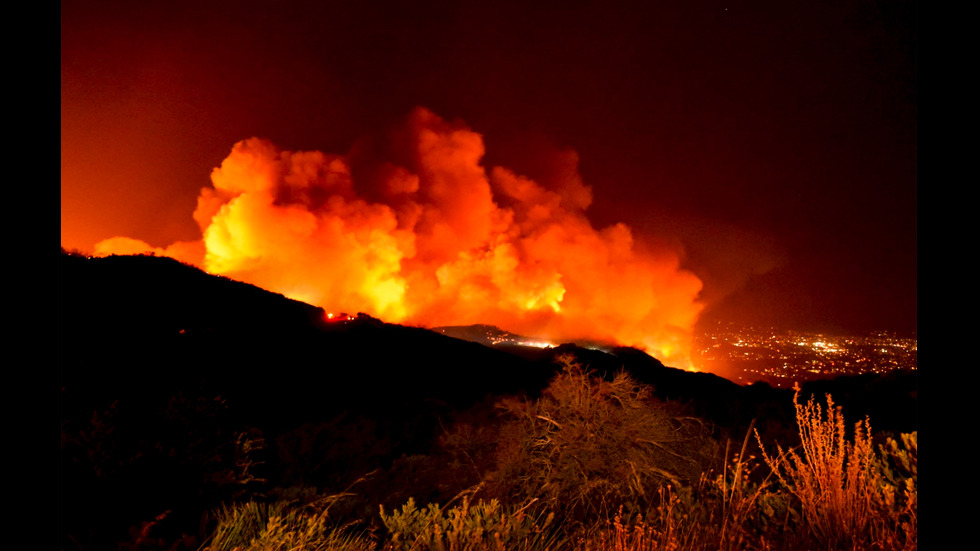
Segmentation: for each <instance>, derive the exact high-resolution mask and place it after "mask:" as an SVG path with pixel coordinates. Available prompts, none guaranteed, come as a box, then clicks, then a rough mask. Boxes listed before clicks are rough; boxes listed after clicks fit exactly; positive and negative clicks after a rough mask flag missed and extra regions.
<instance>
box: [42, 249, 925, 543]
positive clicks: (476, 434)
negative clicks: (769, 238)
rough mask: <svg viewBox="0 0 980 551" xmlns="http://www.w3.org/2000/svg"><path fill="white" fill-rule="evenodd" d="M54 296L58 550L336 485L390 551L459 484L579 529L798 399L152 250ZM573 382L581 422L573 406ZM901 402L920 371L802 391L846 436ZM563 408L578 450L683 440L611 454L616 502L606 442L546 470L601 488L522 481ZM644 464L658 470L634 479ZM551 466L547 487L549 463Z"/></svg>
mask: <svg viewBox="0 0 980 551" xmlns="http://www.w3.org/2000/svg"><path fill="white" fill-rule="evenodd" d="M60 299H61V301H60V307H61V308H60V322H61V323H60V327H61V338H60V356H61V362H60V375H61V390H60V395H61V411H62V428H61V432H62V434H61V441H62V452H61V465H62V470H61V489H62V491H61V512H62V517H61V525H62V536H63V537H62V548H63V549H84V550H89V549H116V548H125V549H198V548H200V547H201V546H202V545H212V546H213V547H214V548H218V544H217V543H216V542H217V541H218V539H217V537H216V536H215V534H216V532H215V531H216V529H217V527H218V526H224V525H222V524H221V522H222V520H221V514H220V511H222V510H224V511H226V512H228V511H230V510H235V511H237V510H238V509H234V508H235V507H238V506H241V504H249V503H252V504H254V503H306V502H312V501H315V499H316V497H315V496H337V495H339V494H341V493H342V492H345V491H346V494H345V496H344V499H343V500H342V501H343V502H342V503H341V504H339V505H333V506H332V507H333V508H332V509H331V515H334V516H335V517H336V518H337V520H338V522H341V523H347V524H345V526H355V527H357V529H358V530H362V532H363V534H367V535H366V536H364V537H365V538H367V539H366V540H365V541H368V542H369V543H370V542H373V543H372V545H375V544H376V545H377V546H379V547H381V546H387V547H397V545H395V544H394V543H392V542H393V541H397V537H394V536H393V533H394V530H393V529H392V526H393V525H392V524H391V521H390V519H388V521H386V522H381V520H379V518H378V514H377V513H378V508H379V506H380V507H382V508H384V510H386V511H392V510H395V509H397V508H399V507H402V506H403V505H405V504H406V503H407V502H408V499H409V498H414V501H415V502H417V503H419V504H425V503H430V502H432V503H442V504H445V505H446V507H448V506H449V504H450V503H451V502H453V501H452V500H453V499H454V498H457V497H458V496H459V495H460V493H461V492H467V491H468V492H469V493H468V494H466V495H467V496H469V497H472V499H481V498H487V499H489V498H498V499H500V500H501V501H503V502H504V503H514V504H524V503H527V504H530V503H546V502H547V503H550V505H549V507H550V510H551V511H553V512H554V511H557V512H559V513H560V514H561V515H563V516H564V517H566V518H567V519H569V520H570V521H571V520H574V521H576V522H578V523H579V525H585V524H586V523H588V522H595V519H596V518H597V517H596V515H598V514H600V513H601V514H604V515H608V514H609V513H610V512H614V511H615V508H614V507H612V505H613V504H614V501H616V500H614V499H613V498H614V497H615V498H616V499H617V500H618V501H617V503H620V504H621V503H622V502H623V501H624V500H626V501H628V502H630V503H634V504H636V503H641V502H642V503H643V504H645V506H652V504H653V503H654V501H655V500H653V498H652V497H651V496H650V493H651V489H652V488H653V487H654V486H656V483H657V481H659V482H663V483H672V484H673V485H674V487H675V488H676V487H677V486H691V487H693V486H695V485H696V484H697V483H698V479H699V475H700V474H701V473H704V472H716V470H718V469H722V465H723V463H724V459H725V458H726V457H730V454H727V453H726V451H725V450H726V446H727V447H729V448H732V449H734V448H738V447H739V446H742V444H743V442H745V441H747V440H746V435H747V434H748V433H749V428H750V425H751V426H752V427H753V428H754V429H757V430H758V431H759V433H760V435H761V437H762V438H763V440H764V441H766V442H772V443H773V445H775V444H776V443H782V444H784V445H785V446H792V445H795V444H797V443H798V442H799V437H798V436H797V429H796V425H795V423H796V420H797V418H798V416H799V413H798V412H796V411H794V405H793V393H792V391H783V390H777V389H773V388H771V387H769V386H767V385H764V384H756V385H752V386H748V387H742V386H739V385H736V384H734V383H732V382H730V381H727V380H725V379H722V378H719V377H716V376H714V375H710V374H706V373H689V372H685V371H682V370H678V369H673V368H670V367H667V366H664V365H663V364H661V363H660V362H659V361H657V360H656V359H654V358H651V357H650V356H648V355H646V354H644V353H642V352H640V351H637V350H633V349H616V350H613V351H612V352H611V353H606V352H599V351H594V350H588V349H584V348H579V347H576V346H575V345H574V344H566V345H562V346H560V347H557V348H550V349H543V350H542V349H528V348H517V347H513V348H491V347H486V346H482V345H479V344H476V343H472V342H466V341H462V340H457V339H454V338H450V337H447V336H444V335H442V334H439V333H436V332H432V331H428V330H425V329H420V328H411V327H403V326H397V325H390V324H386V323H383V322H381V321H379V320H377V319H374V318H371V317H370V316H367V315H364V314H359V315H356V316H353V319H350V320H346V319H345V320H342V321H327V320H326V319H325V317H324V312H323V311H322V310H321V309H319V308H316V307H313V306H310V305H307V304H303V303H300V302H296V301H293V300H289V299H287V298H285V297H282V296H281V295H277V294H274V293H270V292H267V291H264V290H261V289H259V288H256V287H254V286H251V285H247V284H243V283H239V282H235V281H231V280H228V279H226V278H222V277H216V276H211V275H208V274H205V273H203V272H201V271H199V270H197V269H196V268H193V267H189V266H186V265H182V264H180V263H178V262H176V261H173V260H171V259H166V258H156V257H146V256H139V257H108V258H99V259H90V258H85V257H81V256H76V255H70V254H66V253H64V252H62V255H61V296H60ZM624 373H625V377H626V378H625V379H624V378H623V377H624V375H622V374H624ZM618 374H619V375H618ZM563 377H564V378H563ZM624 381H625V383H624ZM562 384H565V386H561V385H562ZM569 385H571V386H569ZM575 385H578V386H575ZM576 389H579V390H576ZM580 390H581V391H583V392H584V394H583V395H582V396H585V397H586V398H585V399H586V402H588V407H589V408H591V409H587V410H581V411H579V410H575V409H568V408H569V406H568V404H570V403H572V401H574V400H579V399H580V398H581V396H579V395H578V394H576V393H577V392H579V391H580ZM916 392H917V391H916V381H915V376H914V374H909V373H895V374H892V375H889V376H887V377H881V376H859V377H851V378H846V379H838V380H834V381H825V382H820V383H814V384H812V385H807V386H804V388H803V392H802V393H801V398H800V400H801V401H803V400H805V399H806V398H807V397H808V396H809V395H811V394H813V393H817V396H818V397H820V398H821V399H822V397H823V396H824V394H826V393H831V394H832V395H833V398H834V402H835V403H836V404H838V405H841V406H843V408H844V413H845V414H846V415H847V419H848V422H849V423H850V422H851V421H852V420H853V421H857V420H860V419H863V418H865V417H866V416H867V417H870V419H871V420H872V426H873V429H874V432H875V433H876V435H877V436H876V438H877V439H878V440H880V441H884V439H885V438H886V437H887V436H889V435H891V436H896V435H898V434H899V433H908V432H912V431H915V430H916V403H917V401H916V399H917V396H916ZM576 396H578V397H576ZM634 403H635V404H636V405H635V407H634V406H632V405H630V404H634ZM609 404H612V406H609ZM617 404H618V405H617ZM628 405H630V406H629V407H627V406H628ZM593 406H596V407H593ZM600 406H601V407H600ZM608 407H613V409H608ZM630 407H633V409H629V408H630ZM597 408H598V409H597ZM602 408H607V409H602ZM616 408H619V409H616ZM645 408H655V409H650V410H649V411H648V409H645ZM607 410H608V411H607ZM633 410H636V411H639V412H641V413H642V414H636V415H633V414H630V413H629V412H630V411H633ZM582 411H586V413H585V414H583V413H582ZM610 412H612V413H610ZM650 412H655V413H650ZM563 414H569V415H570V417H568V419H577V418H582V417H583V415H586V416H587V415H597V416H598V417H595V419H597V420H598V421H597V424H596V426H593V427H591V428H587V429H586V433H584V436H582V438H584V440H582V441H583V442H592V440H590V439H594V438H596V434H607V433H608V434H616V430H618V429H617V427H630V430H633V428H637V430H640V429H642V430H648V429H649V430H651V431H653V433H657V432H656V431H659V430H662V429H664V427H666V428H667V429H669V432H670V434H673V435H676V436H677V438H674V437H673V436H669V435H668V434H666V433H664V434H663V435H661V436H658V437H657V438H658V439H657V440H656V442H655V444H656V447H657V448H658V449H657V451H656V454H653V453H652V452H650V453H647V452H643V453H644V454H645V455H642V454H641V456H636V457H635V458H633V456H631V455H629V454H630V453H633V452H632V451H629V450H626V451H623V452H622V453H623V457H624V458H626V459H624V461H625V462H626V463H627V464H631V465H633V469H634V472H637V474H636V480H635V482H630V483H629V484H626V483H625V482H624V486H623V488H625V489H622V488H620V489H616V488H617V486H616V484H617V483H615V482H609V480H613V476H614V473H612V472H605V471H601V469H603V468H605V467H604V466H603V465H608V464H609V463H610V461H609V460H608V459H604V457H605V456H602V455H601V453H606V452H605V451H604V450H606V449H609V448H612V447H615V446H616V445H618V444H616V443H615V441H612V440H610V441H609V442H606V443H605V444H603V446H604V447H603V448H602V450H599V451H597V449H596V448H595V447H594V446H593V444H588V446H586V447H585V448H582V450H585V451H582V452H581V453H578V455H576V454H572V453H570V452H569V450H573V449H575V450H577V449H579V448H576V447H574V446H573V445H572V444H569V445H567V446H566V447H556V448H554V449H553V450H552V451H551V452H549V454H550V455H549V456H548V457H551V458H552V459H549V461H550V460H554V458H555V457H558V456H563V454H564V455H568V456H569V457H572V463H571V464H572V465H576V466H575V467H574V468H573V469H572V471H570V472H573V471H574V472H579V473H585V474H588V473H593V471H589V470H588V468H587V465H588V462H589V461H591V460H593V459H594V460H595V461H596V465H597V466H596V467H595V468H596V469H599V471H595V472H596V473H599V472H600V471H601V474H602V477H605V478H602V477H600V476H599V474H589V476H591V477H592V478H591V480H593V481H596V480H600V479H601V480H603V481H605V482H603V483H604V484H606V486H607V487H606V488H605V489H601V490H594V491H593V490H589V491H590V492H592V493H585V492H584V490H581V487H580V486H581V485H578V486H579V490H577V491H579V492H580V493H576V494H566V493H561V492H562V491H565V490H561V491H559V489H560V486H561V484H559V482H561V481H563V480H564V481H566V482H567V481H568V480H569V479H568V478H567V477H573V476H578V475H577V474H568V475H562V476H566V478H565V479H562V478H554V479H542V478H541V476H540V475H539V474H535V473H537V471H532V470H529V468H527V464H534V462H535V461H538V459H535V457H539V456H536V455H534V454H535V453H538V452H539V451H540V450H538V451H535V449H534V446H533V445H532V446H531V447H530V448H528V447H527V446H526V445H525V444H526V443H527V442H537V443H538V444H535V445H557V444H555V443H556V442H557V439H558V436H557V435H556V434H552V433H548V434H537V433H535V432H534V431H536V430H540V429H539V428H538V425H537V423H544V424H545V425H548V426H550V427H554V426H561V427H567V426H568V425H569V423H572V421H569V420H562V419H565V418H563V417H559V416H560V415H563ZM610 415H611V417H610ZM604 416H605V417H604ZM658 416H660V417H658ZM542 419H543V420H544V421H542ZM651 419H653V420H655V421H656V423H653V421H650V420H651ZM522 423H523V424H522ZM549 423H550V424H549ZM644 427H646V428H644ZM563 430H564V428H563ZM624 430H625V429H624ZM664 430H666V429H664ZM521 431H525V432H521ZM528 431H530V432H528ZM671 431H672V432H671ZM653 433H651V434H653ZM562 434H564V435H565V436H562V437H563V438H564V437H568V438H572V437H571V436H568V435H567V433H562ZM638 434H639V433H638ZM644 434H646V433H644ZM657 434H660V433H657ZM681 437H682V438H681ZM896 437H897V436H896ZM576 438H577V437H576ZM631 438H634V441H646V440H649V438H652V437H647V436H643V435H642V434H640V435H639V436H634V437H631ZM645 439H646V440H645ZM675 440H676V441H680V440H683V442H684V443H683V445H681V444H674V443H672V442H674V441H675ZM574 441H575V442H578V440H574ZM577 445H578V444H575V446H577ZM508 446H509V447H508ZM589 446H593V447H589ZM644 449H646V448H644ZM651 449H652V448H651ZM588 453H594V454H598V455H596V456H595V457H591V458H590V456H588V455H587V454H588ZM528 454H530V455H528ZM583 454H585V455H583ZM657 454H659V455H657ZM679 457H682V458H683V460H678V459H676V458H679ZM527 458H530V459H528V461H530V463H527V461H525V459H527ZM583 458H584V459H583ZM630 458H632V459H630ZM522 461H524V462H523V463H522ZM643 461H649V462H652V463H651V464H652V465H653V464H655V465H653V466H651V467H650V468H649V469H648V470H647V471H643V469H642V466H643V464H644V463H643ZM549 465H551V466H550V467H549V472H550V473H552V474H549V475H548V476H558V475H557V474H554V473H556V472H557V470H556V469H553V468H552V467H556V468H557V466H558V465H560V464H559V463H554V464H549ZM637 465H639V466H640V467H637ZM638 468H639V469H640V471H637V469H638ZM713 469H714V470H713ZM617 476H618V475H617ZM625 476H627V477H632V476H633V475H631V474H627V475H625ZM631 480H632V479H631ZM535 481H536V482H535ZM518 482H520V484H518ZM534 483H540V487H539V489H540V491H539V492H538V493H534V492H532V491H531V490H529V488H533V487H535V486H534ZM637 488H638V490H637ZM528 492H530V493H528ZM549 492H550V493H549ZM597 492H604V493H601V495H602V496H603V499H601V500H598V501H597V500H595V499H594V497H595V496H596V495H600V494H599V493H597ZM348 494H349V495H348ZM303 496H306V497H303ZM311 496H313V497H311ZM569 496H571V497H569ZM626 498H631V499H632V501H629V500H627V499H626ZM304 500H305V501H304ZM549 500H551V501H549ZM600 502H601V505H596V504H597V503H600ZM331 503H333V502H331ZM456 503H458V501H457V502H456ZM236 504H238V505H236ZM393 538H394V539H393ZM419 541H422V540H419ZM567 541H568V542H570V541H572V540H571V539H569V540H567ZM835 541H836V540H835ZM246 543H247V542H246ZM328 547H329V546H328ZM335 547H336V546H335ZM471 547H472V546H471ZM552 547H555V546H552ZM559 547H560V546H559ZM600 547H601V546H600ZM229 548H231V547H229ZM408 548H412V547H411V546H409V547H408ZM415 548H425V546H424V545H421V544H416V546H415Z"/></svg>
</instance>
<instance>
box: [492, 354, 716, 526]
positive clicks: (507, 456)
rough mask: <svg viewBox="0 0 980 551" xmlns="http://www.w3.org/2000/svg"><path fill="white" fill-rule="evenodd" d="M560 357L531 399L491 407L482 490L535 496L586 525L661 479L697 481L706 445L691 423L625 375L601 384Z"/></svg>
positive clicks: (509, 496) (648, 493)
mask: <svg viewBox="0 0 980 551" xmlns="http://www.w3.org/2000/svg"><path fill="white" fill-rule="evenodd" d="M559 361H560V362H561V363H562V371H561V373H559V374H558V375H557V376H556V377H555V378H554V379H553V380H552V382H551V383H550V385H549V386H548V388H547V389H546V390H545V392H544V394H543V396H542V397H541V398H540V399H539V400H537V401H535V402H527V401H520V400H516V399H511V400H507V401H504V402H502V403H501V404H500V405H499V407H501V408H502V409H503V410H504V412H505V414H506V415H507V417H509V420H508V421H507V422H506V423H505V424H504V426H503V428H502V429H501V434H500V439H499V443H498V448H497V469H496V471H495V472H493V473H491V474H490V476H489V477H488V480H487V487H488V491H489V492H490V495H492V496H494V497H500V498H501V499H504V500H506V501H508V502H512V503H526V502H529V501H530V500H534V499H538V500H540V505H542V506H544V507H547V508H549V509H550V510H553V511H555V512H556V513H558V514H560V515H562V516H564V517H565V518H566V519H567V520H579V521H585V520H587V519H590V518H603V517H609V516H611V515H612V513H614V512H615V511H616V509H617V508H618V506H619V505H620V504H621V503H622V502H623V501H632V502H647V503H649V502H652V501H656V499H658V498H657V496H658V488H659V487H660V486H662V485H664V484H668V483H673V484H674V485H675V486H678V485H681V484H683V483H686V482H688V481H697V480H698V478H699V477H700V475H701V472H702V470H703V469H702V464H703V463H704V462H705V459H706V456H707V454H705V451H706V450H707V447H706V444H707V442H708V441H707V439H706V432H707V431H706V429H705V427H704V425H703V424H702V423H701V422H700V421H699V420H697V419H693V418H689V417H680V416H677V415H673V414H672V413H671V411H670V409H669V405H667V404H664V403H661V402H658V401H656V400H654V399H653V398H651V397H650V389H649V387H646V386H644V385H641V384H639V383H637V382H636V381H634V380H633V379H632V378H631V377H630V376H629V375H628V374H626V373H620V374H618V375H616V376H615V378H614V379H613V380H612V381H605V380H602V379H600V378H598V377H596V376H594V375H593V374H591V373H589V372H587V371H585V369H583V367H582V366H581V365H580V364H578V363H577V362H576V361H575V360H574V358H572V357H570V356H567V355H566V356H562V357H560V358H559Z"/></svg>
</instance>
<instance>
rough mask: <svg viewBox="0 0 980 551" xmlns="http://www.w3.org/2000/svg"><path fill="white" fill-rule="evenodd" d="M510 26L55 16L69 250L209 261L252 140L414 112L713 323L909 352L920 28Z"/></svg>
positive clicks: (140, 10) (907, 21) (364, 128)
mask: <svg viewBox="0 0 980 551" xmlns="http://www.w3.org/2000/svg"><path fill="white" fill-rule="evenodd" d="M525 4H527V3H526V2H511V1H494V2H484V1H471V2H463V1H435V2H385V3H346V2H312V1H283V2H251V1H236V2H230V1H221V0H219V1H215V2H182V1H176V2H153V1H150V2H140V3H132V2H121V1H86V2H81V1H75V0H66V1H63V2H62V4H61V6H62V21H61V25H62V31H61V98H62V99H61V240H62V246H63V247H66V248H77V249H81V250H86V251H90V250H92V248H93V247H94V245H95V244H96V243H97V242H99V241H101V240H103V239H107V238H110V237H114V236H127V237H131V238H135V239H140V240H143V241H146V242H148V243H150V244H151V245H153V246H156V247H164V246H167V245H168V244H171V243H173V242H175V241H180V240H188V241H189V240H197V239H200V238H201V237H202V236H201V229H200V227H199V226H198V224H197V223H196V222H195V220H194V218H193V213H194V211H195V209H196V208H197V206H198V197H199V194H200V191H201V188H205V187H208V186H211V185H212V183H211V179H210V178H211V173H212V170H213V169H215V168H216V167H219V166H221V164H222V162H223V161H224V160H225V159H226V158H228V156H229V154H230V152H231V151H232V147H233V146H234V145H235V144H236V143H238V142H240V141H241V140H245V139H248V138H252V137H258V138H262V139H266V140H269V141H270V142H271V143H274V144H275V145H276V146H277V147H279V148H282V149H283V150H288V151H322V152H325V153H328V154H336V155H345V156H350V155H352V154H353V153H356V152H357V151H359V149H358V148H363V147H365V145H364V144H366V143H369V142H370V141H371V140H372V139H376V138H377V137H378V136H381V135H384V133H385V132H389V131H390V129H392V128H395V127H397V126H398V125H399V124H402V123H403V121H404V120H405V119H406V117H408V116H409V115H410V113H412V112H413V109H415V108H416V107H424V108H426V109H428V110H430V111H431V112H432V113H434V114H436V115H437V116H439V117H441V118H443V119H445V120H447V121H459V124H461V125H465V127H466V128H469V129H472V131H473V132H475V133H478V134H479V135H480V136H481V138H482V140H483V143H484V144H485V156H484V157H483V159H482V161H481V162H482V164H483V166H485V167H486V169H487V171H488V172H489V171H490V170H491V169H492V167H505V168H507V169H508V170H510V171H512V172H513V173H515V174H518V175H522V176H526V177H528V178H532V179H534V180H536V181H540V182H543V184H547V181H548V178H549V176H548V175H549V174H554V173H555V170H556V167H555V163H556V162H557V161H556V160H555V159H562V158H566V159H567V154H569V152H574V154H576V155H577V158H578V167H577V170H578V173H579V174H580V176H581V180H582V182H584V184H585V185H586V186H589V188H590V189H591V192H592V199H593V200H592V202H591V204H590V205H589V207H588V209H587V211H586V215H587V216H588V218H589V220H590V221H591V224H592V226H594V227H595V228H596V229H597V230H601V229H603V228H607V227H611V226H613V225H614V224H616V223H620V222H622V223H624V224H626V225H627V226H628V227H629V228H631V229H632V231H633V234H634V235H635V236H636V237H637V239H639V240H643V241H644V242H647V243H653V244H655V246H657V247H660V246H663V247H668V248H670V249H672V250H674V251H677V254H678V255H679V258H680V259H681V262H682V267H683V269H684V270H689V271H690V272H691V273H694V274H696V275H697V277H698V278H699V279H700V281H702V282H703V285H704V288H703V290H702V291H701V297H702V299H703V300H704V302H705V304H706V305H707V306H706V310H705V312H704V314H703V319H704V320H716V319H717V320H732V321H744V322H752V323H767V324H775V325H781V326H784V327H788V328H797V329H834V330H838V329H839V330H847V331H856V330H864V329H871V328H878V329H897V330H903V331H908V330H914V329H915V328H916V325H917V184H916V78H915V77H916V61H915V47H916V34H915V13H914V3H912V2H894V3H887V4H882V3H879V2H870V1H864V0H859V1H857V2H850V3H846V4H845V5H836V4H834V5H830V4H828V3H825V2H780V1H763V2H749V1H740V2H714V1H707V2H699V1H694V2H626V3H606V2H580V1H574V0H572V1H564V2H545V3H537V5H535V6H532V7H528V6H526V5H525ZM354 156H355V157H356V155H354Z"/></svg>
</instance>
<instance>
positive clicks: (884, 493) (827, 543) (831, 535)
mask: <svg viewBox="0 0 980 551" xmlns="http://www.w3.org/2000/svg"><path fill="white" fill-rule="evenodd" d="M795 390H796V395H795V396H794V399H793V402H794V404H795V406H796V420H797V424H798V426H799V433H800V441H801V445H800V447H799V451H797V450H796V449H791V450H788V451H786V450H783V449H782V448H781V447H779V446H777V448H776V451H777V453H776V455H774V456H770V455H768V454H767V453H766V452H765V447H764V446H763V445H762V441H761V439H760V438H759V435H758V432H756V438H757V440H758V441H759V446H760V447H761V448H762V450H763V451H762V453H763V458H764V460H765V462H766V463H767V464H768V466H769V467H770V468H771V469H772V472H773V473H774V474H775V475H776V477H777V478H778V480H779V481H780V483H781V484H782V485H783V487H784V488H785V489H786V490H788V491H789V492H790V493H791V494H792V495H793V496H794V497H795V498H796V501H797V502H798V504H799V506H800V510H801V513H802V518H803V522H804V527H805V529H806V532H807V534H808V536H809V537H810V538H812V539H813V540H814V541H815V542H816V543H817V544H818V545H820V546H821V547H823V548H827V549H915V548H916V542H915V524H914V523H915V487H914V480H912V479H905V480H906V481H907V482H903V483H902V485H903V486H905V488H904V490H905V496H904V498H903V499H901V500H896V499H895V487H894V486H893V485H892V484H890V483H888V481H887V480H885V479H884V478H883V476H882V468H881V465H882V463H881V461H879V459H878V458H877V456H876V454H875V449H874V446H873V444H872V439H871V426H870V423H869V421H868V420H867V419H865V420H864V421H860V422H858V423H856V424H855V426H854V433H853V438H852V439H848V435H847V430H846V428H847V427H846V425H845V422H844V416H843V414H842V413H841V410H840V407H835V406H834V402H833V399H832V398H831V397H830V396H829V395H828V396H827V407H826V410H825V409H824V408H822V407H821V406H820V405H819V404H817V403H815V402H814V400H813V398H812V397H811V398H810V400H809V401H807V403H806V404H801V403H800V402H799V392H800V389H799V387H798V386H797V387H796V388H795ZM913 455H914V451H913ZM909 513H910V514H911V517H910V516H909Z"/></svg>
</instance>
